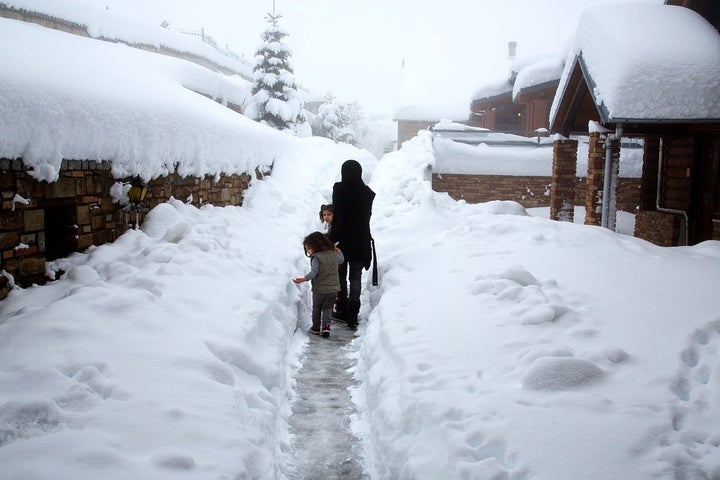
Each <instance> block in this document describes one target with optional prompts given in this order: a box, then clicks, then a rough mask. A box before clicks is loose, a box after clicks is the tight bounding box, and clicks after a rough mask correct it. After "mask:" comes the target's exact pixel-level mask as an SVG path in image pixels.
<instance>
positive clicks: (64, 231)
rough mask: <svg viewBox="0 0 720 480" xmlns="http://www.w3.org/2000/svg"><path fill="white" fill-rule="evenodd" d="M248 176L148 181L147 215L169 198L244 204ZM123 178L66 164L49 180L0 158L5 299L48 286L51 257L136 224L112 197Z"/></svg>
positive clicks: (102, 166) (95, 167) (0, 272)
mask: <svg viewBox="0 0 720 480" xmlns="http://www.w3.org/2000/svg"><path fill="white" fill-rule="evenodd" d="M256 175H257V176H261V175H260V174H259V172H256ZM251 179H252V177H251V176H250V175H248V174H241V175H228V176H220V177H219V178H215V177H214V176H206V177H204V178H195V177H186V178H184V177H181V176H179V175H177V174H175V175H169V176H167V177H161V178H158V179H155V180H153V181H151V182H150V184H149V186H150V188H149V191H148V195H147V197H146V201H145V204H144V207H145V208H144V209H143V212H145V211H147V210H148V209H150V208H152V207H154V206H155V205H157V204H159V203H162V202H165V201H166V200H167V199H169V198H170V197H171V196H172V197H175V198H177V199H179V200H181V201H183V202H186V203H192V204H194V205H197V206H200V205H202V204H206V203H210V204H213V205H216V206H227V205H241V204H242V195H243V192H244V191H245V190H246V189H247V187H248V185H249V183H250V181H251ZM118 181H124V182H129V181H130V179H121V180H118V179H115V178H113V176H112V174H111V171H110V164H109V163H108V162H99V161H63V162H62V166H61V170H60V175H59V178H58V180H57V181H55V182H52V183H47V182H44V181H43V182H38V181H37V180H35V179H34V178H32V177H31V176H30V175H29V174H28V173H27V172H26V170H25V168H24V166H23V164H22V161H21V160H19V159H16V160H8V159H0V196H1V197H0V198H1V200H2V210H0V300H1V299H3V298H5V296H6V295H7V293H8V292H9V290H10V288H11V285H12V283H15V284H16V285H18V286H21V287H28V286H30V285H32V284H43V283H45V282H46V280H47V279H46V276H45V262H46V261H47V260H53V259H55V258H60V257H63V256H66V255H68V254H70V253H72V252H81V251H84V250H86V249H87V248H88V247H90V246H91V245H102V244H104V243H108V242H112V241H114V240H115V239H116V238H117V237H118V236H120V235H121V234H122V233H123V232H124V231H125V230H126V229H127V228H128V227H130V226H131V225H132V222H135V220H136V212H129V211H126V210H123V209H121V208H119V207H118V206H117V205H115V204H114V203H113V200H112V198H111V197H110V194H109V192H110V187H111V186H112V185H113V184H115V183H116V182H118ZM140 221H142V213H141V214H140Z"/></svg>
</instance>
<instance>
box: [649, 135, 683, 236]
mask: <svg viewBox="0 0 720 480" xmlns="http://www.w3.org/2000/svg"><path fill="white" fill-rule="evenodd" d="M663 140H664V139H663V137H660V149H659V151H658V176H657V193H656V195H655V210H657V211H658V212H662V213H672V214H673V215H682V217H683V220H684V222H685V225H684V227H685V228H684V238H683V245H687V244H688V236H689V232H688V227H689V218H688V214H687V212H686V211H685V210H676V209H674V208H663V207H661V206H660V197H661V186H662V167H663V143H664V142H663Z"/></svg>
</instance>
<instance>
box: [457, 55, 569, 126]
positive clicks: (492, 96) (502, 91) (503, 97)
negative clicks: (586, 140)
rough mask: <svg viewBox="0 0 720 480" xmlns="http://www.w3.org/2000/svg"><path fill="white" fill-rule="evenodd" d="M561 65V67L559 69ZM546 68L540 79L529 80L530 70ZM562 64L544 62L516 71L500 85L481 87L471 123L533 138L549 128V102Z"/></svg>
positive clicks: (471, 106) (474, 101) (551, 99)
mask: <svg viewBox="0 0 720 480" xmlns="http://www.w3.org/2000/svg"><path fill="white" fill-rule="evenodd" d="M558 67H559V68H558ZM537 69H545V72H544V75H540V76H539V77H536V78H540V79H541V80H540V81H537V82H532V81H531V82H526V81H524V74H525V73H526V72H528V71H535V72H537ZM561 73H562V65H561V64H560V63H559V62H553V61H547V60H544V61H541V62H536V63H533V64H531V65H527V66H525V67H523V68H522V69H520V68H518V69H517V70H513V71H512V72H511V74H510V77H509V78H508V79H507V80H505V81H503V82H502V83H500V84H499V85H495V86H489V87H487V88H484V89H481V90H480V91H479V92H478V93H476V94H475V98H473V100H472V102H471V104H470V124H471V125H472V126H475V127H482V128H487V129H489V130H494V131H497V132H504V133H513V134H516V135H523V136H528V137H532V136H535V135H537V133H536V130H538V129H542V128H545V129H546V128H547V127H548V116H549V112H550V105H551V104H552V101H553V97H554V96H555V92H556V90H557V86H558V83H559V82H560V74H561Z"/></svg>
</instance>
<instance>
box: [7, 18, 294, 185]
mask: <svg viewBox="0 0 720 480" xmlns="http://www.w3.org/2000/svg"><path fill="white" fill-rule="evenodd" d="M0 65H2V66H3V67H2V69H0V158H10V159H13V158H20V157H22V158H23V162H24V164H25V165H26V166H28V167H30V168H32V171H31V172H30V173H31V174H32V175H33V176H34V177H35V178H36V179H38V180H46V181H49V182H52V181H55V180H56V179H57V177H58V173H59V169H60V164H61V161H62V160H63V159H68V160H84V159H97V160H108V161H111V162H112V169H113V170H112V171H113V174H114V175H115V176H116V178H122V177H126V176H134V175H140V176H142V177H143V178H145V179H150V178H155V177H158V176H162V175H167V174H168V173H170V172H172V171H174V170H175V169H176V168H177V171H178V173H180V174H181V175H193V176H204V175H206V174H209V175H214V174H219V173H226V174H233V173H242V172H252V171H254V169H255V167H256V166H260V165H269V164H270V163H271V162H272V161H273V156H274V155H278V154H279V153H280V152H282V151H283V149H284V148H287V146H288V142H289V141H290V139H291V138H292V137H290V136H288V135H284V134H281V133H279V132H277V131H275V130H273V129H271V128H269V127H266V126H263V125H260V124H259V123H256V122H254V121H252V120H250V119H248V118H246V117H244V116H243V115H240V114H238V113H236V112H234V111H232V110H230V109H229V108H227V107H224V106H223V105H222V104H221V103H225V102H232V103H236V104H238V105H240V104H242V103H243V102H244V100H245V99H246V98H247V97H248V95H249V87H250V86H249V83H248V82H247V81H245V80H243V79H241V78H240V77H239V76H228V75H224V74H221V73H217V72H213V71H211V70H208V69H206V68H203V67H200V66H198V65H196V64H193V63H190V62H187V61H185V60H180V59H177V58H173V57H169V56H166V55H158V54H155V53H150V52H146V51H144V50H139V49H135V48H129V47H127V46H126V45H123V44H116V43H111V42H105V41H99V40H94V39H91V38H86V37H81V36H77V35H72V34H68V33H64V32H60V31H57V30H52V29H48V28H43V27H40V26H38V25H33V24H29V23H25V22H21V21H18V20H8V19H4V18H0ZM196 92H199V93H196ZM208 97H209V98H208ZM213 99H216V100H217V101H214V100H213ZM218 102H221V103H218Z"/></svg>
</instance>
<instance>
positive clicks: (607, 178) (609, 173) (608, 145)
mask: <svg viewBox="0 0 720 480" xmlns="http://www.w3.org/2000/svg"><path fill="white" fill-rule="evenodd" d="M622 132H623V127H622V123H618V125H617V127H616V128H615V133H614V134H613V133H611V134H609V135H608V136H607V139H606V140H605V175H604V178H603V198H602V215H601V217H600V225H601V226H602V227H605V228H608V227H609V225H610V196H611V194H610V185H611V180H612V178H613V177H614V176H615V169H614V168H613V158H612V151H613V144H614V143H615V142H620V138H621V137H622Z"/></svg>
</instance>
